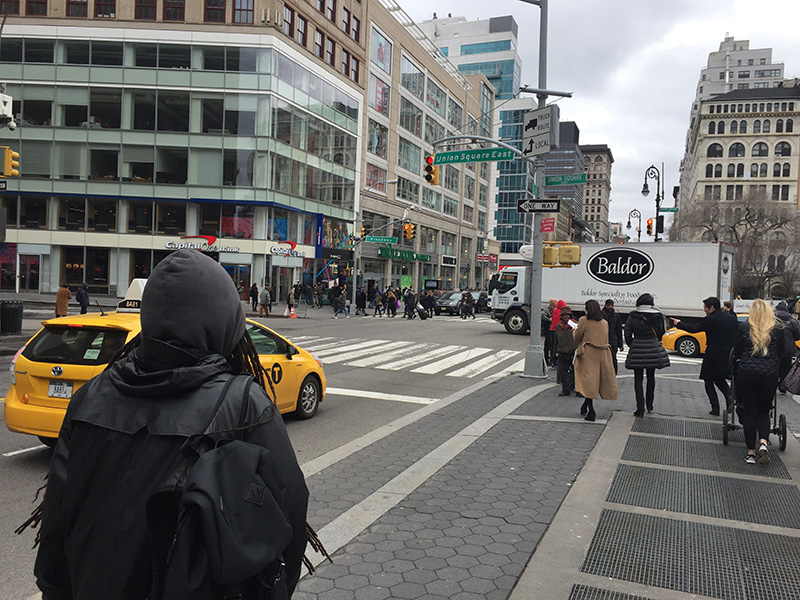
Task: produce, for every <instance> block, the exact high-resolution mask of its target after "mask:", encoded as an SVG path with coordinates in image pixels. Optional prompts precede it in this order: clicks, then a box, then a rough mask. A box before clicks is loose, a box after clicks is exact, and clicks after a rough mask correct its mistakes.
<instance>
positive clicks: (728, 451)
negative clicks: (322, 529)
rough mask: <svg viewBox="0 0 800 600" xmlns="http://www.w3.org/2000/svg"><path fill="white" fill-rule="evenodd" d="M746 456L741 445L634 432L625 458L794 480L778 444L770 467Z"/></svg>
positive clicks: (623, 457) (626, 446)
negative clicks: (781, 455)
mask: <svg viewBox="0 0 800 600" xmlns="http://www.w3.org/2000/svg"><path fill="white" fill-rule="evenodd" d="M744 455H745V449H744V448H743V447H742V446H739V445H735V446H723V445H722V444H713V443H708V442H696V441H692V440H680V439H672V438H654V437H648V436H642V435H631V436H630V437H629V438H628V442H627V443H626V444H625V450H624V452H623V453H622V460H629V461H633V462H642V463H652V464H660V465H668V466H673V467H688V468H693V469H705V470H708V471H723V472H726V473H738V474H742V475H759V476H762V477H775V478H779V479H790V476H789V471H788V470H787V469H786V467H785V466H784V464H783V462H782V461H781V459H780V453H779V452H778V451H777V449H775V447H774V446H773V450H772V451H771V452H770V458H771V461H770V464H769V465H766V466H763V465H748V464H746V463H745V462H744Z"/></svg>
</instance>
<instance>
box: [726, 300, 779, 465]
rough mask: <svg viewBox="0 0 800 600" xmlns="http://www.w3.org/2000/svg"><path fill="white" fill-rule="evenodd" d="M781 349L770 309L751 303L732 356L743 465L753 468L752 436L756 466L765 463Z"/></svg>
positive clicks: (767, 460)
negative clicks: (742, 442)
mask: <svg viewBox="0 0 800 600" xmlns="http://www.w3.org/2000/svg"><path fill="white" fill-rule="evenodd" d="M783 346H784V344H783V331H782V330H781V329H780V328H779V327H778V326H777V325H776V322H775V313H774V312H773V311H772V308H771V307H770V305H769V304H767V303H766V302H764V301H763V300H761V299H758V300H754V301H753V304H751V305H750V316H749V317H748V322H747V323H742V324H741V325H740V327H739V335H738V336H737V337H736V343H735V344H734V346H733V352H732V358H733V360H734V373H735V376H736V399H737V402H738V403H739V405H740V406H741V408H742V410H741V413H740V416H741V419H742V427H743V428H744V440H745V443H746V445H747V456H746V457H745V461H746V462H747V464H751V465H754V464H756V434H758V437H759V446H758V462H759V463H761V464H762V465H766V464H768V463H769V450H768V449H767V445H768V444H769V433H770V428H769V411H770V409H771V408H772V400H773V398H774V397H775V390H776V389H777V388H778V367H779V365H780V360H781V357H782V356H783V351H784V349H783Z"/></svg>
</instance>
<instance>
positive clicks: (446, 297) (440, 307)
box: [435, 290, 489, 315]
mask: <svg viewBox="0 0 800 600" xmlns="http://www.w3.org/2000/svg"><path fill="white" fill-rule="evenodd" d="M462 293H463V292H459V291H453V292H445V293H444V294H442V295H441V296H439V298H438V300H436V308H435V312H436V314H437V315H440V314H442V313H445V314H448V315H457V314H458V303H459V302H460V301H461V294H462ZM470 294H472V298H473V299H474V300H475V304H474V307H475V308H474V310H475V312H476V313H480V312H484V311H488V310H489V295H488V294H487V293H486V292H485V291H482V290H481V291H478V290H475V291H472V292H470Z"/></svg>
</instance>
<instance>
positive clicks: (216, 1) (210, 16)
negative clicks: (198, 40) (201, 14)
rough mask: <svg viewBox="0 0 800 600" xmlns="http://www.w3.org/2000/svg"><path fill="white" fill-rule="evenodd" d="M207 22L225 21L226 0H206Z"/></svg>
mask: <svg viewBox="0 0 800 600" xmlns="http://www.w3.org/2000/svg"><path fill="white" fill-rule="evenodd" d="M205 22H206V23H224V22H225V0H206V9H205Z"/></svg>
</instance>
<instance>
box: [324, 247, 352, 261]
mask: <svg viewBox="0 0 800 600" xmlns="http://www.w3.org/2000/svg"><path fill="white" fill-rule="evenodd" d="M321 254H322V256H321V258H324V259H325V260H353V251H352V250H348V249H346V248H322V252H321Z"/></svg>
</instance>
